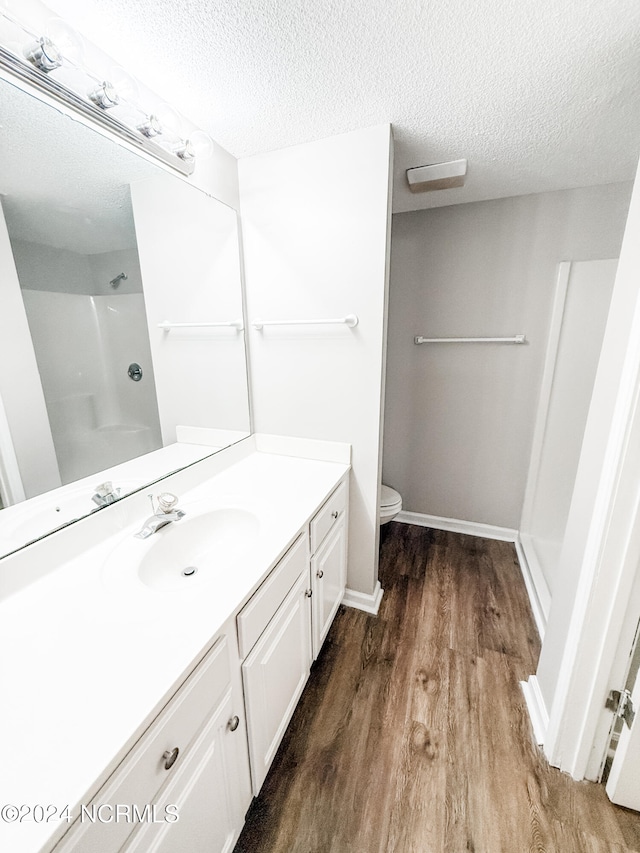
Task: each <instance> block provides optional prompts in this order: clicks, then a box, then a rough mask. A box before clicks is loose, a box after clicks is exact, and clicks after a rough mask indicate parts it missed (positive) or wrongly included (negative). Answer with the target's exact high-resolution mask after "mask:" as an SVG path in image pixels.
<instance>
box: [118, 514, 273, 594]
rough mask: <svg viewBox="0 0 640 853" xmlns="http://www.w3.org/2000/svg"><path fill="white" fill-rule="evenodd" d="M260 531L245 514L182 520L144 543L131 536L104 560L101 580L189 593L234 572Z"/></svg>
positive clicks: (249, 515)
mask: <svg viewBox="0 0 640 853" xmlns="http://www.w3.org/2000/svg"><path fill="white" fill-rule="evenodd" d="M259 528H260V525H259V522H258V519H257V517H256V516H255V515H254V514H253V513H252V512H249V511H248V510H245V509H239V508H235V507H233V508H231V507H230V508H221V509H211V510H206V511H201V512H199V513H198V514H197V515H196V514H193V515H191V514H190V513H189V509H188V508H187V509H186V515H185V517H184V518H182V519H180V521H174V522H171V524H168V525H167V526H166V527H163V528H161V529H160V530H158V531H157V532H156V533H153V534H152V535H151V536H149V537H148V538H147V539H136V538H135V537H134V536H132V535H130V536H128V537H127V538H126V539H124V540H122V541H121V542H120V544H119V545H118V546H117V547H116V548H115V549H114V550H113V551H112V552H111V554H110V555H109V557H108V559H107V561H106V563H105V567H104V578H105V581H106V582H107V583H108V584H109V585H110V586H113V585H121V584H123V583H124V584H125V585H126V584H127V583H131V582H132V581H133V582H134V583H142V584H144V585H145V586H147V587H150V588H151V589H155V590H160V591H167V592H172V591H177V590H184V591H188V590H192V589H195V588H197V587H200V586H202V585H203V584H208V583H211V582H212V581H214V580H216V579H218V580H223V579H224V577H225V575H226V574H227V573H228V572H229V571H231V570H233V569H234V568H235V567H236V566H237V565H238V563H239V561H240V560H241V559H242V557H243V556H244V555H245V554H246V553H247V552H248V551H249V549H250V548H251V547H252V545H253V543H254V542H255V540H256V537H257V535H258V530H259Z"/></svg>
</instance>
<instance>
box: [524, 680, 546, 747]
mask: <svg viewBox="0 0 640 853" xmlns="http://www.w3.org/2000/svg"><path fill="white" fill-rule="evenodd" d="M520 687H522V692H523V693H524V699H525V702H526V703H527V711H528V712H529V717H530V718H531V725H532V726H533V734H534V735H535V739H536V743H537V744H539V745H540V746H543V745H544V741H545V738H546V736H547V728H548V727H549V713H548V711H547V706H546V705H545V704H544V699H543V698H542V693H541V692H540V685H539V684H538V679H537V678H536V677H535V675H530V676H529V680H528V681H521V682H520Z"/></svg>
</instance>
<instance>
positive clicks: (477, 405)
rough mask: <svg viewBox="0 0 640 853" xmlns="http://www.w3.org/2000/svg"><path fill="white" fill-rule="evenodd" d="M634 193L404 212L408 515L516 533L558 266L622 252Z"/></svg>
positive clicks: (387, 467) (402, 400)
mask: <svg viewBox="0 0 640 853" xmlns="http://www.w3.org/2000/svg"><path fill="white" fill-rule="evenodd" d="M631 187H632V185H631V184H630V183H628V184H627V183H625V184H610V185H606V186H600V187H586V188H581V189H575V190H563V191H560V192H555V193H542V194H539V195H530V196H519V197H516V198H506V199H498V200H495V201H487V202H478V203H474V204H465V205H456V206H452V207H445V208H438V209H435V210H425V211H416V212H413V213H403V214H397V215H396V216H394V218H393V231H392V244H391V290H390V305H389V338H388V347H389V348H388V354H387V384H386V406H385V429H384V457H383V480H384V482H385V483H387V484H389V485H391V486H393V487H394V488H396V489H398V491H400V493H401V494H402V497H403V508H404V509H405V510H409V511H411V512H419V513H425V514H428V515H435V516H443V517H446V518H456V519H462V520H464V521H472V522H482V523H486V524H494V525H499V526H504V527H511V528H517V527H518V526H519V523H520V514H521V510H522V502H523V496H524V487H525V481H526V475H527V467H528V464H529V455H530V450H531V439H532V434H533V424H534V416H535V411H536V407H537V404H538V395H539V391H540V381H541V375H542V366H543V361H544V354H545V348H546V343H547V334H548V328H549V321H550V316H551V305H552V298H553V292H554V288H555V283H556V275H557V265H558V263H559V262H560V261H563V260H591V259H597V258H611V257H617V256H618V254H619V251H620V244H621V241H622V233H623V229H624V223H625V220H626V215H627V211H628V206H629V199H630V195H631ZM522 333H524V334H526V336H527V340H528V343H527V344H526V345H524V346H513V345H498V344H432V345H430V344H423V345H422V346H415V344H414V343H413V336H414V335H425V336H428V337H448V336H471V337H476V336H485V335H487V336H489V335H490V336H493V335H500V336H502V335H514V334H522Z"/></svg>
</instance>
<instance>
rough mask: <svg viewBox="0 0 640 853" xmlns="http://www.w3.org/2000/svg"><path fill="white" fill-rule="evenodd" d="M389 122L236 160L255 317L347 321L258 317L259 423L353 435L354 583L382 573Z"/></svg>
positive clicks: (307, 433)
mask: <svg viewBox="0 0 640 853" xmlns="http://www.w3.org/2000/svg"><path fill="white" fill-rule="evenodd" d="M391 155H392V138H391V132H390V127H389V126H388V125H380V126H377V127H372V128H368V129H365V130H359V131H355V132H353V133H348V134H344V135H341V136H335V137H331V138H330V139H323V140H320V141H317V142H311V143H307V144H304V145H296V146H294V147H292V148H287V149H284V150H281V151H273V152H270V153H268V154H261V155H258V156H255V157H249V158H247V159H245V160H241V161H240V162H239V173H240V198H241V208H242V225H243V242H244V252H245V269H246V288H247V302H248V305H249V323H250V322H251V320H252V319H255V318H263V319H287V318H292V319H296V318H332V317H343V316H345V315H346V314H351V313H354V314H357V315H358V317H359V318H360V323H359V325H358V326H357V327H356V328H355V329H349V328H347V327H346V326H338V325H336V326H297V327H287V326H283V327H279V328H278V327H272V328H265V329H264V330H263V331H257V330H255V329H253V328H252V327H250V329H249V331H250V352H251V384H252V400H253V406H254V420H255V428H256V430H257V431H258V432H263V433H280V434H283V435H298V436H302V437H305V438H317V439H330V440H334V441H344V442H349V443H351V444H352V446H353V475H352V480H351V501H350V525H349V536H350V554H349V573H348V579H347V583H348V586H349V587H350V588H351V589H353V590H356V591H359V592H362V593H365V594H368V595H370V594H372V593H373V592H374V589H375V586H376V582H377V534H378V527H377V508H378V477H379V452H380V443H381V431H380V430H381V426H380V407H381V402H382V393H383V392H382V383H383V368H384V345H383V341H384V333H385V292H386V285H385V281H386V269H385V263H386V257H387V229H388V212H389V204H390V196H389V180H390V178H389V174H390V173H389V161H390V157H391Z"/></svg>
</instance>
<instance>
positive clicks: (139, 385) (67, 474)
mask: <svg viewBox="0 0 640 853" xmlns="http://www.w3.org/2000/svg"><path fill="white" fill-rule="evenodd" d="M7 219H9V217H7ZM7 224H8V225H9V232H10V239H11V248H12V252H13V256H14V262H15V266H16V271H17V273H18V278H19V281H20V288H21V291H22V298H23V301H24V306H25V311H26V316H27V321H28V324H29V329H30V332H31V339H32V342H33V349H34V352H35V357H36V361H37V364H38V370H39V373H40V380H41V383H42V391H43V394H44V400H45V403H46V409H47V414H48V418H49V425H50V429H51V436H52V439H53V446H54V448H55V456H56V461H57V466H58V470H59V472H60V481H61V483H62V484H63V485H64V484H66V483H71V482H73V481H74V480H77V479H79V478H81V477H86V476H88V475H90V474H92V473H94V472H96V471H100V470H103V469H105V468H109V467H111V466H113V465H117V464H118V463H120V462H125V461H127V460H129V459H132V458H134V457H137V456H140V455H141V454H143V453H148V452H149V451H151V450H156V449H157V448H159V447H161V446H162V438H161V433H160V422H159V417H158V406H157V401H156V391H155V382H154V376H153V366H152V364H151V350H150V347H149V337H148V331H147V325H146V313H145V305H144V295H143V292H142V277H141V274H140V265H139V261H138V251H137V247H135V246H128V247H124V248H117V249H116V250H112V251H97V252H93V253H90V254H87V253H86V251H82V250H80V251H78V250H77V249H79V248H80V247H71V248H69V247H68V246H65V247H60V246H53V245H46V244H44V243H36V242H32V241H30V240H28V239H24V236H21V237H17V236H16V235H12V234H11V225H10V222H9V221H8V222H7ZM122 269H127V270H128V273H125V272H119V273H117V274H116V275H114V272H115V270H122ZM134 362H135V363H137V364H139V365H141V366H142V368H143V369H144V378H143V380H142V381H139V382H132V381H131V379H130V377H129V374H128V369H129V365H130V364H131V363H134Z"/></svg>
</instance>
